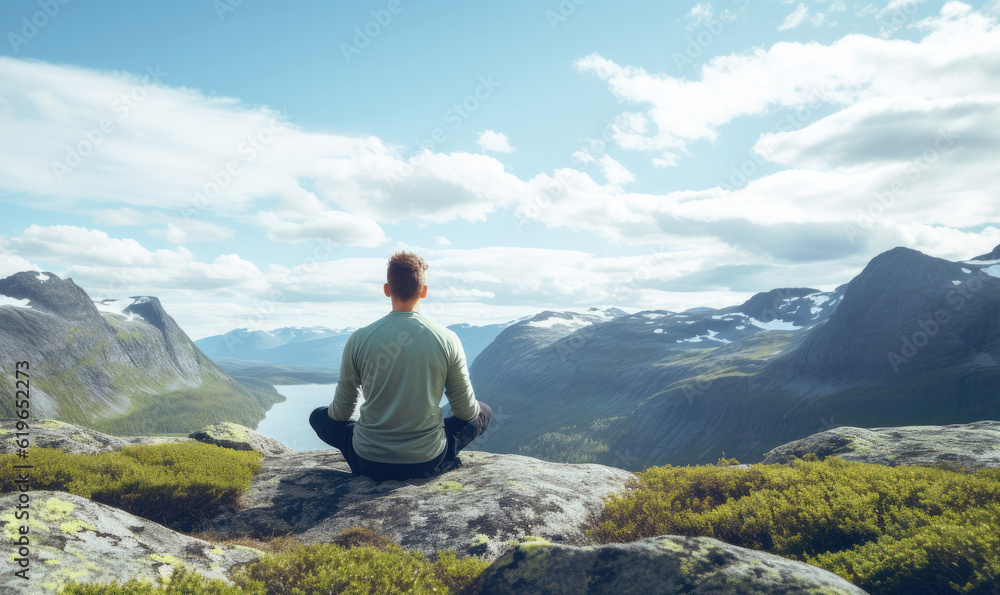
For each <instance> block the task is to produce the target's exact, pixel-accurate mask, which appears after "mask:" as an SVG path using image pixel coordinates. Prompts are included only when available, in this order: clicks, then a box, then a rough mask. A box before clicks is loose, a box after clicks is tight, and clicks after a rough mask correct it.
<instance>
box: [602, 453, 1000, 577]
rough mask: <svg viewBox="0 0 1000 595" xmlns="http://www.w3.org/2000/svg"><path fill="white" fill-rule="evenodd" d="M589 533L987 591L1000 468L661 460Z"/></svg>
mask: <svg viewBox="0 0 1000 595" xmlns="http://www.w3.org/2000/svg"><path fill="white" fill-rule="evenodd" d="M726 462H727V463H728V462H730V461H726ZM591 533H592V535H594V537H596V538H597V539H598V540H600V541H603V542H611V541H632V540H635V539H640V538H642V537H648V536H654V535H663V534H674V535H691V536H695V535H703V536H708V537H715V538H716V539H720V540H722V541H725V542H728V543H731V544H734V545H739V546H743V547H748V548H753V549H758V550H764V551H768V552H770V553H773V554H778V555H781V556H785V557H788V558H792V559H795V560H801V561H805V562H809V563H811V564H815V565H816V566H819V567H821V568H825V569H827V570H830V571H832V572H834V573H836V574H838V575H840V576H842V577H844V578H845V579H847V580H849V581H851V582H853V583H855V584H856V585H858V586H859V587H861V588H863V589H865V590H868V591H870V592H872V593H942V592H958V593H971V592H977V591H978V592H983V593H988V592H989V590H990V588H991V587H993V586H995V585H996V584H997V583H998V581H1000V470H996V469H984V470H981V471H979V472H977V473H975V474H963V473H956V472H952V471H947V470H943V469H932V468H927V467H884V466H880V465H870V464H864V463H852V462H847V461H843V460H841V459H838V458H835V457H830V458H827V459H826V460H825V461H822V462H820V461H818V460H813V461H805V460H796V461H794V462H792V463H791V464H789V465H753V466H751V467H750V468H748V469H739V468H730V467H721V466H697V467H671V466H665V467H653V468H650V469H648V470H646V471H645V472H643V473H640V474H639V477H638V479H637V480H636V481H634V482H633V483H632V484H631V485H630V489H629V490H628V491H627V492H626V493H624V494H620V495H614V496H611V497H609V498H608V499H607V505H606V507H605V509H604V511H603V513H602V514H601V515H600V517H599V518H598V520H597V522H596V525H595V527H594V528H593V530H592V531H591Z"/></svg>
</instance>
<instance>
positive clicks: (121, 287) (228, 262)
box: [6, 225, 265, 297]
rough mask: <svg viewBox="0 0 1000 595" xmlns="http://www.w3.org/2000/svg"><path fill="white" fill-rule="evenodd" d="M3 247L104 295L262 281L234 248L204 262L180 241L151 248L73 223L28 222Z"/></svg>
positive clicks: (259, 285) (247, 286)
mask: <svg viewBox="0 0 1000 595" xmlns="http://www.w3.org/2000/svg"><path fill="white" fill-rule="evenodd" d="M6 248H7V250H8V252H10V253H13V254H14V255H15V257H20V259H21V260H22V261H23V260H25V256H26V255H30V257H31V258H32V259H36V260H39V261H44V262H46V263H52V264H54V265H57V266H59V267H61V268H62V270H63V274H62V276H64V277H65V276H70V277H73V278H74V279H76V280H77V281H78V282H81V284H83V283H89V284H91V285H92V286H96V287H97V288H98V289H99V290H100V291H101V292H102V294H105V297H113V296H118V295H119V294H125V293H127V292H129V291H141V292H142V293H150V292H153V291H156V290H167V291H173V290H175V289H176V288H177V287H185V288H187V289H196V288H197V289H220V288H226V289H229V290H236V289H241V290H244V291H254V290H262V289H263V288H264V287H265V284H264V283H263V275H262V274H261V272H260V271H259V270H258V269H257V267H256V266H254V265H253V263H251V262H248V261H246V260H243V259H241V258H240V257H239V256H237V255H235V254H222V255H219V256H217V257H215V258H214V259H213V260H212V261H211V262H203V261H199V260H198V259H197V258H196V257H195V255H194V253H192V252H191V251H190V250H188V249H187V248H184V247H183V246H180V247H178V248H177V249H176V250H168V249H162V248H161V249H157V250H149V249H147V248H145V247H144V246H142V244H140V243H139V242H138V241H136V240H134V239H131V238H112V237H111V236H109V235H108V234H107V233H105V232H103V231H100V230H97V229H88V228H85V227H77V226H72V225H51V226H42V225H31V226H30V227H28V228H27V229H25V230H24V231H23V232H22V233H21V234H20V235H18V236H15V237H12V238H9V239H8V240H6ZM28 268H35V267H28ZM53 270H55V269H53ZM108 292H110V293H111V294H113V295H107V294H108ZM92 297H95V296H92Z"/></svg>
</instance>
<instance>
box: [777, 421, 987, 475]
mask: <svg viewBox="0 0 1000 595" xmlns="http://www.w3.org/2000/svg"><path fill="white" fill-rule="evenodd" d="M807 453H814V454H816V456H818V457H819V458H820V459H824V458H826V457H829V456H837V457H840V458H842V459H845V460H848V461H858V462H862V463H876V464H879V465H888V466H890V467H895V466H896V465H925V466H930V467H943V468H946V469H952V470H958V469H961V468H963V467H964V468H965V470H966V471H969V472H972V471H976V470H977V469H982V468H983V467H1000V421H978V422H974V423H969V424H952V425H947V426H904V427H899V428H871V429H864V428H852V427H847V426H845V427H840V428H834V429H832V430H827V431H825V432H820V433H818V434H813V435H812V436H807V437H805V438H802V439H801V440H795V441H794V442H789V443H788V444H784V445H782V446H779V447H777V448H775V449H774V450H772V451H770V452H769V453H767V454H766V455H765V457H764V463H785V462H787V461H789V460H791V459H792V458H793V457H800V458H801V457H802V456H804V455H806V454H807Z"/></svg>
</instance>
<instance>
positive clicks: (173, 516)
mask: <svg viewBox="0 0 1000 595" xmlns="http://www.w3.org/2000/svg"><path fill="white" fill-rule="evenodd" d="M29 453H30V454H29V457H28V459H27V462H28V463H30V464H31V465H33V466H34V468H33V469H32V477H31V481H32V484H31V486H32V489H35V490H58V491H65V492H70V493H72V494H76V495H78V496H83V497H85V498H90V499H92V500H94V501H95V502H101V503H104V504H108V505H110V506H115V507H117V508H121V509H122V510H125V511H128V512H130V513H132V514H135V515H137V516H141V517H144V518H147V519H150V520H153V521H156V522H158V523H161V524H164V525H167V526H169V527H172V528H175V529H183V528H186V527H189V526H191V525H192V524H194V523H195V522H197V521H198V520H200V519H201V518H203V517H205V516H209V515H211V514H212V513H213V512H214V511H216V510H218V509H219V508H221V507H222V506H225V505H227V504H230V503H232V502H233V501H234V500H235V499H236V497H237V496H239V494H241V493H242V492H244V491H246V490H247V488H249V487H250V478H251V477H253V475H254V474H256V473H257V472H258V471H259V470H260V459H261V456H260V453H257V452H252V451H235V450H230V449H227V448H221V447H218V446H214V445H211V444H203V443H201V442H184V443H177V444H157V445H136V446H127V447H125V448H123V449H121V450H119V451H115V452H103V453H100V454H96V455H86V454H70V453H65V452H63V451H61V450H58V449H50V448H32V449H30V451H29ZM24 462H25V461H24V460H23V459H19V458H18V457H17V456H16V455H0V491H3V492H7V491H11V490H13V489H15V488H14V484H13V481H14V480H15V478H16V477H17V473H16V472H17V471H18V470H17V469H16V468H15V467H14V465H17V464H19V463H24Z"/></svg>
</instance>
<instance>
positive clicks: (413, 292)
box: [385, 252, 427, 303]
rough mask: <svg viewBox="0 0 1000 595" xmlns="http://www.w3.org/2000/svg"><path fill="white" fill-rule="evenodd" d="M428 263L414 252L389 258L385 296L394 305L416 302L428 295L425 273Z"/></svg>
mask: <svg viewBox="0 0 1000 595" xmlns="http://www.w3.org/2000/svg"><path fill="white" fill-rule="evenodd" d="M426 270H427V263H426V262H425V261H424V259H423V258H420V257H419V256H417V255H416V254H413V253H412V252H396V253H395V254H393V255H392V256H391V257H389V268H388V270H387V271H386V281H387V283H386V284H385V295H386V296H389V297H391V298H392V301H393V302H394V303H396V302H399V303H410V302H416V301H417V300H419V299H420V298H423V297H425V296H426V295H427V286H426V285H425V284H424V271H426Z"/></svg>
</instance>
